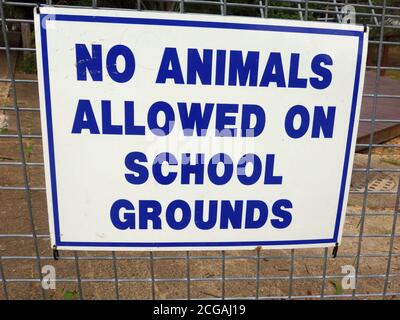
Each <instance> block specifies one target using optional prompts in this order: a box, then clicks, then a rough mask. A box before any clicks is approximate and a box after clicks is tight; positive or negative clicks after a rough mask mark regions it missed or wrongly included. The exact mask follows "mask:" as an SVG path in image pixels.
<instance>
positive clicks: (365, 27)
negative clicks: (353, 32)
mask: <svg viewBox="0 0 400 320" xmlns="http://www.w3.org/2000/svg"><path fill="white" fill-rule="evenodd" d="M367 30H368V27H367V24H366V23H364V33H365V32H367Z"/></svg>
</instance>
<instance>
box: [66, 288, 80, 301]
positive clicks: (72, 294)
mask: <svg viewBox="0 0 400 320" xmlns="http://www.w3.org/2000/svg"><path fill="white" fill-rule="evenodd" d="M77 294H78V292H76V290H73V291H71V290H65V291H64V299H65V300H73V299H75V298H76V296H77Z"/></svg>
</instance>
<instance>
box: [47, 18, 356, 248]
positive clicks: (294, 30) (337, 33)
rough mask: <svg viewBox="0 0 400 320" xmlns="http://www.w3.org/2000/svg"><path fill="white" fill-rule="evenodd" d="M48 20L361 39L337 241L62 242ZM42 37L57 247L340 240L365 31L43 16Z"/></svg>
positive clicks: (289, 242)
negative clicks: (304, 34) (49, 61)
mask: <svg viewBox="0 0 400 320" xmlns="http://www.w3.org/2000/svg"><path fill="white" fill-rule="evenodd" d="M48 20H56V21H70V22H92V23H118V24H139V25H158V26H175V27H192V28H212V29H235V30H254V31H271V32H290V33H308V34H324V35H335V36H350V37H358V50H357V65H356V74H355V80H354V88H353V97H352V102H351V114H350V122H349V128H348V133H347V142H346V150H345V157H344V165H343V172H342V181H341V184H340V193H339V201H338V209H337V214H336V222H335V229H334V232H333V237H332V238H329V239H304V240H279V241H229V242H72V241H62V240H61V236H60V222H59V211H58V200H57V199H58V198H57V183H56V167H55V156H54V155H55V149H54V137H53V123H52V110H51V97H50V76H49V64H48V52H47V33H46V22H47V21H48ZM40 33H41V46H42V61H43V79H44V97H45V107H46V123H47V139H48V148H49V163H50V180H51V193H52V204H53V218H54V233H55V241H56V245H57V246H71V247H73V246H79V247H143V248H144V247H146V248H156V247H222V246H232V247H233V246H263V245H264V246H265V245H267V246H273V245H298V244H322V243H327V244H332V243H333V244H334V243H336V242H337V240H338V235H339V226H340V221H341V216H342V208H343V201H344V192H345V188H346V178H347V171H348V166H349V157H350V151H351V141H352V139H353V134H354V120H355V115H356V108H357V97H358V91H359V84H360V72H361V60H362V52H363V41H364V33H363V31H352V30H335V29H323V28H311V27H293V26H276V25H259V24H248V23H231V22H211V21H193V20H174V19H152V18H127V17H107V16H84V15H65V14H55V15H53V14H49V15H46V14H40Z"/></svg>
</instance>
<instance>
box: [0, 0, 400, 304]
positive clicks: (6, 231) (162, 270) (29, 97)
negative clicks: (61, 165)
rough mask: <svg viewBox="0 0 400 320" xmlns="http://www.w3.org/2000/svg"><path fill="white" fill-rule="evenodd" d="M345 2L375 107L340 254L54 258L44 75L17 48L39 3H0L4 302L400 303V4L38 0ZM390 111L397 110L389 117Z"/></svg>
mask: <svg viewBox="0 0 400 320" xmlns="http://www.w3.org/2000/svg"><path fill="white" fill-rule="evenodd" d="M347 4H351V5H353V7H354V8H355V11H356V20H357V23H363V24H366V25H368V26H369V28H370V41H369V54H368V63H367V64H368V66H367V79H366V86H365V89H364V95H363V99H364V101H363V108H364V104H368V106H369V111H368V112H366V113H363V114H362V116H361V120H360V121H361V123H364V127H365V128H366V130H367V131H366V132H367V134H366V135H364V138H363V140H362V139H360V140H358V141H359V142H358V144H357V149H358V150H359V154H358V155H357V157H356V161H355V166H354V168H353V180H352V189H351V191H350V193H351V195H350V199H349V206H348V210H347V216H346V225H345V231H344V236H343V243H342V245H341V247H340V248H339V250H338V253H337V257H336V258H333V257H332V254H331V251H330V250H328V249H304V250H271V251H270V250H256V251H220V252H216V251H212V252H210V251H195V252H118V253H117V252H83V251H79V252H70V251H67V252H61V254H60V257H59V259H58V260H57V261H55V260H54V259H53V255H52V251H51V248H50V246H49V235H48V225H47V211H46V200H45V186H44V173H43V170H44V168H43V157H42V146H41V133H40V118H39V112H38V111H39V106H38V93H37V77H36V74H35V72H36V71H35V67H34V63H31V62H32V61H33V57H34V53H35V48H34V47H33V45H31V43H29V41H26V40H25V41H22V44H20V42H18V41H17V40H15V39H16V38H18V37H15V34H18V33H19V31H20V29H21V30H22V29H23V28H28V30H30V31H32V29H33V28H32V24H33V19H32V11H33V8H34V7H35V6H36V4H35V3H29V2H12V1H3V0H2V1H1V2H0V15H1V37H0V39H1V42H0V116H1V118H0V124H1V123H3V125H2V127H0V279H1V280H0V299H20V298H27V299H30V298H32V299H33V298H37V299H71V298H73V299H75V298H76V299H94V298H98V299H100V298H107V299H114V298H116V299H132V298H136V299H159V298H167V299H168V298H178V299H196V298H203V299H204V298H205V299H232V298H248V299H264V298H268V299H300V298H310V299H312V298H314V299H320V298H331V299H338V298H384V299H388V298H397V299H398V298H399V297H400V240H399V239H400V238H399V236H400V232H399V230H400V227H399V226H398V223H397V220H398V215H399V199H400V183H399V180H400V140H399V139H396V138H394V136H395V133H396V132H397V134H398V132H399V131H396V130H398V129H399V125H400V103H399V102H400V46H399V45H400V1H398V0H395V1H389V0H381V1H378V0H359V1H339V0H331V1H311V0H310V1H307V0H287V1H277V0H276V1H275V0H274V1H272V0H259V1H257V0H254V1H251V0H249V1H227V0H207V1H205V0H171V1H141V0H137V1H95V0H93V1H51V0H49V1H47V2H45V3H43V5H57V6H72V7H78V6H80V7H84V6H86V7H93V8H100V7H108V8H110V9H112V8H118V9H121V8H123V9H128V10H167V11H177V12H181V13H188V12H191V13H195V12H199V13H209V14H220V15H228V16H229V15H246V16H258V17H260V18H270V17H273V18H286V19H297V20H317V21H327V22H339V21H341V20H342V17H343V12H342V9H343V8H344V6H345V5H347ZM27 8H28V9H29V8H30V9H29V10H26V9H27ZM27 12H28V13H27ZM26 34H27V33H25V35H26ZM30 36H32V34H31V35H30ZM28 38H29V32H28ZM393 57H394V59H393ZM33 62H34V61H33ZM368 79H369V80H368ZM389 107H390V110H391V112H390V113H389V114H385V112H384V111H385V110H386V109H387V108H389ZM385 125H386V127H385ZM385 128H386V129H385ZM387 128H389V129H387ZM379 130H383V131H384V130H386V131H385V132H386V133H387V134H386V136H385V137H386V139H384V138H382V137H380V134H379V136H378V133H377V132H379ZM388 132H390V133H391V134H392V136H388ZM379 137H380V138H379ZM378 138H379V139H378ZM392 138H394V139H392ZM386 140H389V141H386ZM357 181H358V182H357ZM356 182H357V183H356ZM49 265H50V266H54V268H55V270H56V289H53V290H46V289H44V288H43V286H42V285H41V283H42V280H43V278H44V277H46V273H45V272H43V270H44V267H46V266H49ZM346 265H347V266H349V265H350V266H351V267H352V268H353V269H354V272H355V274H354V279H355V280H356V286H355V288H350V289H347V288H344V287H343V286H342V284H341V281H342V278H343V276H344V275H345V274H344V273H342V272H343V269H342V267H343V266H346Z"/></svg>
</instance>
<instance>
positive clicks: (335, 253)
mask: <svg viewBox="0 0 400 320" xmlns="http://www.w3.org/2000/svg"><path fill="white" fill-rule="evenodd" d="M338 249H339V243H338V242H336V244H335V247H334V248H333V250H332V258H336V256H337V252H338Z"/></svg>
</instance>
